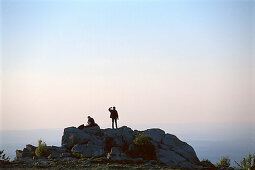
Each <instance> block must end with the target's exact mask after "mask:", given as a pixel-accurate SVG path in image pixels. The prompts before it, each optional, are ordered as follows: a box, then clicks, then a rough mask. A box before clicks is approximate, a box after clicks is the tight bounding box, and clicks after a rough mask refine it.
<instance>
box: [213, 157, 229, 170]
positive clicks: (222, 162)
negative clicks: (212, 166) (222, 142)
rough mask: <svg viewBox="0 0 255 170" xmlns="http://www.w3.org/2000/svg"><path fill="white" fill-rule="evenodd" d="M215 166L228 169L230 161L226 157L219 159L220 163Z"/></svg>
mask: <svg viewBox="0 0 255 170" xmlns="http://www.w3.org/2000/svg"><path fill="white" fill-rule="evenodd" d="M216 165H217V166H218V165H220V166H223V167H225V168H228V167H229V166H230V159H229V158H228V157H222V158H221V159H220V162H218V163H216Z"/></svg>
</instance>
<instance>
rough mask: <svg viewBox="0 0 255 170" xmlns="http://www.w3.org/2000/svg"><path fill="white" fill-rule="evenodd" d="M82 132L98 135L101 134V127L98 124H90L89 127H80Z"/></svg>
mask: <svg viewBox="0 0 255 170" xmlns="http://www.w3.org/2000/svg"><path fill="white" fill-rule="evenodd" d="M82 131H83V132H85V133H87V134H90V135H96V136H100V135H101V129H100V127H99V126H91V127H86V126H85V127H84V128H83V129H82Z"/></svg>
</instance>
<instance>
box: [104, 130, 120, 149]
mask: <svg viewBox="0 0 255 170" xmlns="http://www.w3.org/2000/svg"><path fill="white" fill-rule="evenodd" d="M121 132H122V130H121V129H120V128H119V129H110V128H108V129H105V130H104V132H103V135H104V137H105V145H106V148H105V149H106V150H110V149H111V148H112V147H123V146H124V141H123V137H122V133H121Z"/></svg>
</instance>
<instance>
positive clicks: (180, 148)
mask: <svg viewBox="0 0 255 170" xmlns="http://www.w3.org/2000/svg"><path fill="white" fill-rule="evenodd" d="M162 144H163V145H166V146H168V147H169V149H170V150H172V151H173V152H175V153H177V154H179V155H181V156H182V157H183V158H185V159H186V160H187V161H190V162H191V163H194V164H198V163H199V162H200V161H199V159H198V157H197V155H196V152H195V151H194V149H193V148H192V147H191V146H190V145H189V144H187V143H186V142H183V141H181V140H179V139H178V138H177V137H176V136H174V135H171V134H166V135H165V136H164V138H163V140H162Z"/></svg>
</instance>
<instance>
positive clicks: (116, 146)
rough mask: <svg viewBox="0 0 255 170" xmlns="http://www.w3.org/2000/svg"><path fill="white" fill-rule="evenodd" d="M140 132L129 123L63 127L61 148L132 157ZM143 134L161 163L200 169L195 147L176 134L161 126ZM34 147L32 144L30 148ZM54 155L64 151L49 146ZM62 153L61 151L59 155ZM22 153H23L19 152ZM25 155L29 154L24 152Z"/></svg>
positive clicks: (90, 154)
mask: <svg viewBox="0 0 255 170" xmlns="http://www.w3.org/2000/svg"><path fill="white" fill-rule="evenodd" d="M140 132H141V131H137V130H135V131H133V130H132V129H131V128H129V127H127V126H123V127H121V128H118V129H110V128H108V129H100V128H99V126H94V127H86V128H83V129H78V128H75V127H69V128H66V129H65V130H64V134H63V137H62V148H64V149H66V150H67V152H70V153H71V152H74V153H81V154H82V155H83V156H84V157H88V158H89V157H99V156H103V155H105V154H106V153H108V156H107V157H108V159H110V160H129V159H132V158H130V155H129V154H128V153H129V151H130V150H131V149H132V146H134V143H133V140H134V138H135V136H136V135H137V134H139V133H140ZM143 133H144V134H146V135H148V136H150V137H151V139H152V140H151V141H150V142H151V143H152V145H153V146H154V148H155V153H156V158H157V161H158V162H161V163H164V164H166V165H168V166H170V167H176V168H190V167H192V168H197V167H198V165H199V163H200V161H199V159H198V158H197V155H196V153H195V151H194V149H193V148H192V147H191V146H190V145H188V144H187V143H186V142H183V141H181V140H179V139H178V138H177V137H176V136H174V135H171V134H165V132H164V131H163V130H161V129H156V128H153V129H147V130H145V131H143ZM28 148H29V149H31V150H33V149H34V148H33V147H28ZM50 152H51V156H52V157H59V155H60V157H61V155H62V154H64V150H63V152H60V151H57V150H55V149H54V148H52V149H50ZM60 153H62V154H60ZM18 154H20V152H18ZM25 154H26V153H25Z"/></svg>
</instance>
